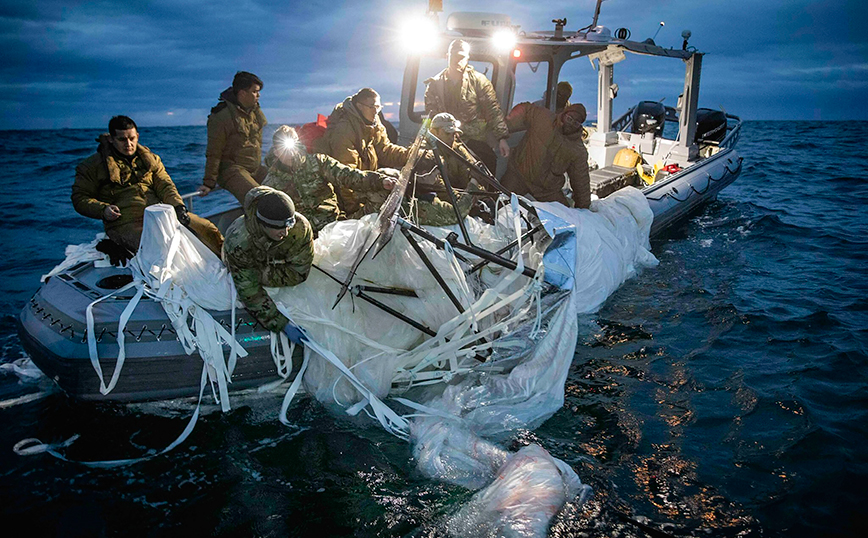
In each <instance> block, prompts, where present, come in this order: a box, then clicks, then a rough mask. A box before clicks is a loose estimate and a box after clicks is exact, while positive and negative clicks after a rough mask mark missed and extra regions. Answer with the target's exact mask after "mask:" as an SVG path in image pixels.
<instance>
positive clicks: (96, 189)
mask: <svg viewBox="0 0 868 538" xmlns="http://www.w3.org/2000/svg"><path fill="white" fill-rule="evenodd" d="M108 130H109V132H108V133H107V134H103V135H101V136H100V137H99V139H98V141H99V147H98V148H97V151H96V153H95V154H93V155H91V156H90V157H88V158H87V159H85V160H84V161H82V162H81V164H79V165H78V166H77V167H76V169H75V183H74V184H73V185H72V205H73V207H75V210H76V211H77V212H78V213H80V214H82V215H84V216H85V217H90V218H93V219H101V220H102V222H103V226H104V227H105V232H106V235H107V236H108V237H109V239H111V240H112V241H114V242H115V243H117V244H119V245H121V246H122V247H125V248H126V249H128V250H129V251H130V252H132V253H134V252H136V251H137V250H138V249H139V242H140V240H141V238H142V227H143V223H144V215H145V208H146V207H148V206H149V205H153V204H159V203H163V204H169V205H171V206H172V207H174V208H175V214H176V215H177V217H178V221H179V222H180V223H181V224H183V225H185V226H188V227H189V228H190V229H192V230H193V232H194V233H195V234H196V235H197V236H198V237H199V239H201V240H202V242H203V243H205V245H206V246H207V247H208V248H210V249H211V250H212V251H214V252H215V253H216V254H217V255H219V254H220V248H221V246H222V245H223V236H222V235H220V232H219V231H218V230H217V227H216V226H214V224H212V223H211V222H210V221H208V220H205V219H203V218H201V217H199V216H197V215H194V214H193V213H189V212H187V207H186V206H185V205H184V201H183V200H182V199H181V196H180V195H179V194H178V189H177V188H176V187H175V184H174V183H173V182H172V178H170V177H169V174H168V173H167V172H166V168H165V167H164V166H163V162H162V161H161V160H160V157H159V156H158V155H156V154H155V153H151V150H149V149H148V148H147V147H145V146H142V145H141V144H139V131H138V127H137V126H136V122H134V121H133V120H132V119H131V118H129V117H127V116H115V117H113V118H112V119H111V120H110V121H109V124H108Z"/></svg>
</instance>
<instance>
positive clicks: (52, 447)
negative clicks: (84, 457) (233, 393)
mask: <svg viewBox="0 0 868 538" xmlns="http://www.w3.org/2000/svg"><path fill="white" fill-rule="evenodd" d="M206 368H207V365H205V366H203V368H202V377H201V379H200V381H199V401H198V402H197V403H196V410H195V411H193V416H192V417H190V420H189V421H188V422H187V426H186V427H185V428H184V431H182V432H181V435H179V436H178V438H177V439H175V440H174V441H172V442H171V443H170V444H169V446H167V447H166V448H164V449H163V450H161V451H159V452H156V453H153V454H150V455H148V456H145V457H142V458H128V459H120V460H102V461H78V460H71V459H69V458H67V457H66V456H64V455H63V454H61V453H60V452H59V451H58V450H59V449H62V448H66V447H68V446H70V445H71V444H72V443H73V442H75V440H76V439H78V438H79V435H78V434H75V435H73V436H72V437H70V438H69V439H67V440H66V441H63V442H60V443H53V444H46V443H43V442H42V441H40V440H39V439H36V438H33V437H31V438H28V439H22V440H21V441H18V442H17V443H15V446H14V447H12V450H13V451H14V452H15V453H16V454H18V455H19V456H34V455H36V454H42V453H47V454H50V455H51V456H54V457H55V458H57V459H59V460H63V461H67V462H70V463H78V464H79V465H85V466H87V467H94V468H98V469H112V468H115V467H123V466H125V465H131V464H133V463H139V462H142V461H147V460H150V459H153V458H156V457H157V456H162V455H163V454H166V453H167V452H169V451H171V450H173V449H174V448H175V447H177V446H178V445H180V444H181V443H183V442H184V441H185V440H187V437H189V436H190V434H191V433H192V432H193V429H194V428H195V427H196V422H197V421H198V420H199V410H200V408H201V406H202V395H203V394H204V393H205V382H206V379H207V378H206V374H205V370H206Z"/></svg>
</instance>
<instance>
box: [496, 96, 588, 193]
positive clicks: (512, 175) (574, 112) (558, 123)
mask: <svg viewBox="0 0 868 538" xmlns="http://www.w3.org/2000/svg"><path fill="white" fill-rule="evenodd" d="M585 117H586V112H585V107H584V106H583V105H581V104H579V103H577V104H574V105H569V106H567V107H566V108H564V110H563V111H562V112H561V113H560V114H555V113H553V112H552V111H550V110H548V109H545V108H542V107H538V106H535V105H533V104H531V103H519V104H518V105H516V106H515V108H513V109H512V111H511V112H510V113H509V116H508V117H507V118H506V123H507V125H508V126H509V131H510V132H517V131H526V132H525V134H524V137H523V138H522V139H521V141H520V142H519V143H518V146H516V147H515V148H514V149H513V151H512V154H511V155H510V156H509V163H508V165H507V168H506V173H505V174H504V175H503V178H501V183H503V186H504V187H506V188H507V189H509V190H510V191H512V192H514V193H516V194H521V195H530V196H532V197H533V198H534V199H535V200H537V201H539V202H560V203H562V204H564V205H565V206H567V207H570V206H571V205H572V206H573V207H578V208H587V207H588V206H589V205H590V203H591V179H590V175H589V172H588V150H587V149H586V148H585V144H584V142H582V132H583V128H582V123H583V122H584V121H585ZM564 173H566V174H567V176H569V180H570V187H571V188H572V191H573V199H572V203H570V200H568V199H567V197H566V196H565V195H564V192H563V189H564Z"/></svg>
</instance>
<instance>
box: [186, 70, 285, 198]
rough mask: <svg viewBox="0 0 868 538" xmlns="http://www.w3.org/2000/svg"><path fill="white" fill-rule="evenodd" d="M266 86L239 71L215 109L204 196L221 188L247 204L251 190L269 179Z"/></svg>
mask: <svg viewBox="0 0 868 538" xmlns="http://www.w3.org/2000/svg"><path fill="white" fill-rule="evenodd" d="M262 86H263V84H262V80H260V78H259V77H257V76H256V75H254V74H253V73H248V72H247V71H239V72H237V73H235V78H234V79H233V80H232V86H230V87H229V88H226V89H225V90H224V91H223V93H221V94H220V98H219V99H218V103H217V106H215V107H214V108H212V109H211V114H209V115H208V147H207V148H206V150H205V177H204V179H203V180H202V185H200V186H199V192H200V193H202V196H205V195H206V194H208V193H209V192H211V190H213V189H214V188H215V187H216V186H217V185H220V186H221V187H223V188H224V189H226V190H227V191H229V192H231V193H232V195H233V196H235V198H237V199H238V201H239V202H240V203H242V204H243V203H244V196H245V195H246V194H247V191H249V190H250V189H252V188H253V187H256V186H257V185H259V183H260V182H261V181H262V180H263V179H264V178H265V174H266V173H267V172H268V170H267V169H266V168H265V167H264V166H263V165H262V162H261V160H262V129H263V128H264V127H265V125H266V123H268V122H267V121H266V119H265V114H263V112H262V109H261V108H259V92H260V91H261V90H262Z"/></svg>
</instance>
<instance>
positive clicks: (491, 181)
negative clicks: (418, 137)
mask: <svg viewBox="0 0 868 538" xmlns="http://www.w3.org/2000/svg"><path fill="white" fill-rule="evenodd" d="M431 138H433V139H434V141H435V142H436V144H437V147H438V148H440V149H441V150H444V151H445V153H446V155H449V156H451V157H454V158H456V159H458V162H461V163H464V164H465V165H467V166H468V167H470V173H471V175H473V176H475V177H477V178H478V179H481V180H482V181H483V182H484V183H485V184H486V185H488V186H490V187H492V188H494V189H495V190H497V191H498V192H502V193H503V194H506V195H509V194H512V193H511V191H509V190H508V189H507V188H506V187H504V186H503V184H502V183H501V182H500V181H498V180H497V178H496V177H494V174H493V173H492V172H491V171H490V170H488V168H486V167H485V165H484V164H483V163H482V161H479V162H475V163H474V162H471V161H469V160H467V159H466V158H465V157H464V155H461V154H460V153H458V152H457V151H455V150H454V149H452V147H450V146H449V145H447V144H446V142H444V141H442V140H440V139H439V138H437V137H436V136H434V135H433V134H431ZM468 151H470V150H469V149H468ZM470 153H471V154H472V153H473V152H472V151H471V152H470ZM482 169H484V171H483V170H482ZM518 203H519V205H520V206H521V207H523V208H525V209H526V210H527V211H531V210H532V209H533V206H532V205H531V204H529V203H528V202H526V201H524V200H522V199H521V198H519V199H518Z"/></svg>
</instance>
